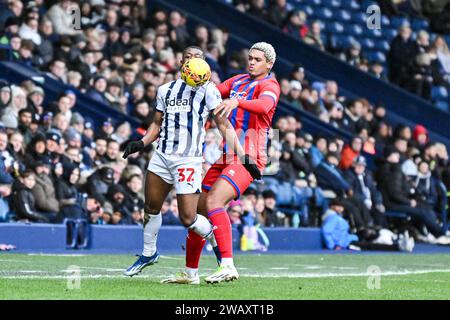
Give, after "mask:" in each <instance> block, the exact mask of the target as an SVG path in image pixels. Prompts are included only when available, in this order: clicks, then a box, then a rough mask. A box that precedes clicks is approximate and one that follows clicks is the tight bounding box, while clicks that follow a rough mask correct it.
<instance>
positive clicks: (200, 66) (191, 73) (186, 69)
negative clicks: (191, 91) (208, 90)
mask: <svg viewBox="0 0 450 320" xmlns="http://www.w3.org/2000/svg"><path fill="white" fill-rule="evenodd" d="M181 79H182V80H183V81H184V82H186V84H187V85H188V86H191V87H198V86H201V85H203V84H205V83H206V82H207V81H209V79H211V68H210V67H209V64H208V63H207V62H206V61H205V60H203V59H200V58H192V59H190V60H188V61H186V62H185V63H184V64H183V66H182V67H181Z"/></svg>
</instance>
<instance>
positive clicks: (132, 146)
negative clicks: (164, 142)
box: [122, 110, 164, 159]
mask: <svg viewBox="0 0 450 320" xmlns="http://www.w3.org/2000/svg"><path fill="white" fill-rule="evenodd" d="M163 115H164V113H162V112H161V111H158V110H157V111H156V112H155V116H154V118H153V122H152V123H151V124H150V127H149V128H148V130H147V132H146V133H145V135H144V137H143V138H142V139H141V140H139V141H131V142H130V143H128V144H127V146H126V148H125V151H124V153H123V156H122V157H123V158H124V159H126V158H127V157H128V156H129V155H130V154H133V153H135V152H139V151H142V150H143V149H144V148H145V147H146V146H148V145H149V144H151V143H153V141H155V140H156V139H158V137H159V132H160V128H161V125H162V121H163Z"/></svg>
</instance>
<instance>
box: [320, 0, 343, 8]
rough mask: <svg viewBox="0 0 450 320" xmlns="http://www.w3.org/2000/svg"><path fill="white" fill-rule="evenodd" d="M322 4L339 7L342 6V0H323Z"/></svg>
mask: <svg viewBox="0 0 450 320" xmlns="http://www.w3.org/2000/svg"><path fill="white" fill-rule="evenodd" d="M322 6H324V7H327V8H339V7H340V6H341V2H340V1H339V0H323V1H322Z"/></svg>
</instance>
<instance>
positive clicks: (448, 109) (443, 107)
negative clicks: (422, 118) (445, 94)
mask: <svg viewBox="0 0 450 320" xmlns="http://www.w3.org/2000/svg"><path fill="white" fill-rule="evenodd" d="M434 106H435V107H436V108H438V109H441V110H442V111H446V112H450V107H449V105H448V103H447V102H446V101H436V102H435V103H434Z"/></svg>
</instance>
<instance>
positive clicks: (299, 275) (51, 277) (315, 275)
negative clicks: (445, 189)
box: [0, 269, 450, 280]
mask: <svg viewBox="0 0 450 320" xmlns="http://www.w3.org/2000/svg"><path fill="white" fill-rule="evenodd" d="M428 273H450V269H435V270H404V271H386V272H382V273H380V274H379V275H380V276H406V275H414V274H428ZM206 275H207V274H201V275H200V276H202V277H203V276H206ZM166 276H167V275H153V274H140V275H139V276H137V277H136V278H137V279H152V278H153V279H155V278H164V277H166ZM240 276H241V277H248V278H333V277H334V278H336V277H341V278H343V277H367V276H369V274H368V273H366V272H361V273H340V274H338V273H297V274H292V273H291V274H271V273H267V274H241V275H240ZM102 278H105V279H126V278H127V277H125V276H119V275H107V274H87V275H83V274H81V279H102ZM0 279H43V280H58V279H67V276H65V275H49V276H44V275H41V276H37V275H14V276H13V275H11V276H1V275H0Z"/></svg>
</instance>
